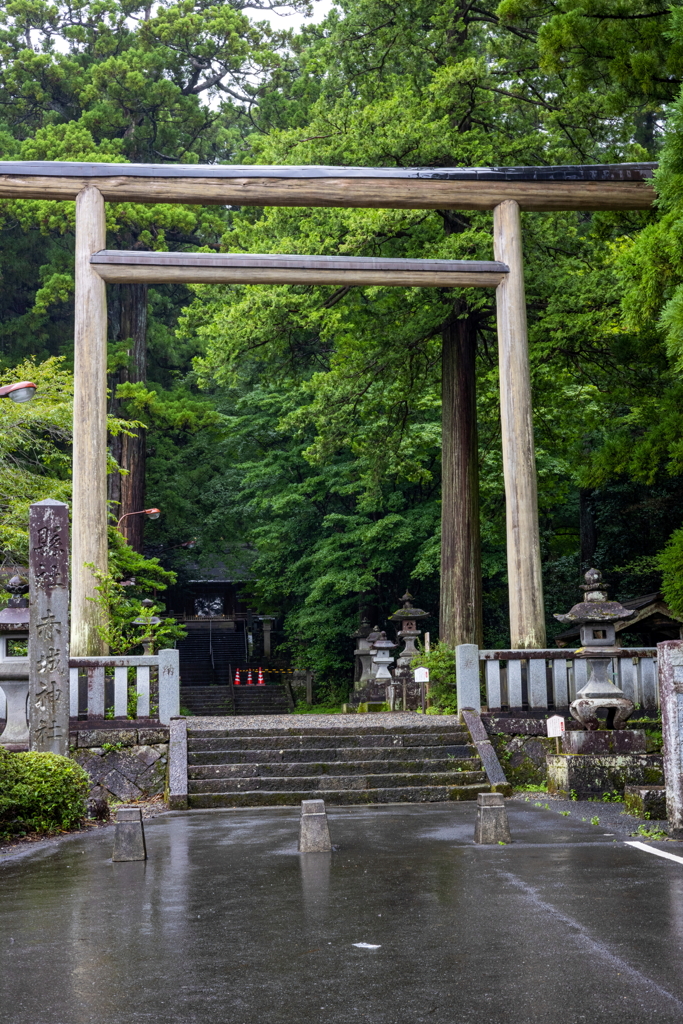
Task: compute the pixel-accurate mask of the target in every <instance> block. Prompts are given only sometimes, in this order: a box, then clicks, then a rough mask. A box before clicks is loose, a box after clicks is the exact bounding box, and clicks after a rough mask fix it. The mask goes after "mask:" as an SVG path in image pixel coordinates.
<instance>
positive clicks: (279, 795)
mask: <svg viewBox="0 0 683 1024" xmlns="http://www.w3.org/2000/svg"><path fill="white" fill-rule="evenodd" d="M490 790H491V787H490V786H489V785H488V783H476V784H475V785H471V786H406V787H404V788H395V789H393V788H388V789H384V788H382V789H318V790H315V794H316V796H317V797H318V798H319V799H321V800H324V801H325V803H326V804H328V805H329V806H335V807H343V806H344V805H348V804H406V803H432V802H437V801H444V800H476V799H477V794H478V793H488V792H490ZM310 796H311V791H310V790H297V791H296V792H284V791H282V790H275V791H274V790H245V791H244V792H241V793H190V794H189V796H188V806H189V807H197V808H200V807H205V808H206V807H292V806H298V805H299V804H300V803H301V801H302V800H309V799H310Z"/></svg>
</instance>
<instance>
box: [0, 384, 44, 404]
mask: <svg viewBox="0 0 683 1024" xmlns="http://www.w3.org/2000/svg"><path fill="white" fill-rule="evenodd" d="M35 393H36V385H35V384H33V383H31V381H30V380H22V381H19V382H18V383H17V384H5V386H4V387H3V388H0V398H11V399H12V401H13V402H30V401H31V399H32V398H33V396H34V395H35Z"/></svg>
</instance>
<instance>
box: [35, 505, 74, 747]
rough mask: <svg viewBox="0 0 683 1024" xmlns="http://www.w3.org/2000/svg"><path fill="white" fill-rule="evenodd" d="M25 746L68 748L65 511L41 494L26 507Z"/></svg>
mask: <svg viewBox="0 0 683 1024" xmlns="http://www.w3.org/2000/svg"><path fill="white" fill-rule="evenodd" d="M28 524H29V525H28V528H29V586H30V593H31V604H30V626H29V731H30V749H31V750H36V751H40V752H49V753H53V754H63V755H66V754H67V752H68V747H69V639H68V638H69V569H68V565H69V510H68V507H67V506H66V505H65V504H64V502H63V501H54V500H53V499H52V498H46V499H45V501H38V502H36V503H35V504H33V505H31V507H30V510H29V521H28Z"/></svg>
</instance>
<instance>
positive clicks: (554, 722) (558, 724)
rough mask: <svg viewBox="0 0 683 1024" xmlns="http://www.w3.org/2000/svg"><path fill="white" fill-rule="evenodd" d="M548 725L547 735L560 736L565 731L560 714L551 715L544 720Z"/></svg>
mask: <svg viewBox="0 0 683 1024" xmlns="http://www.w3.org/2000/svg"><path fill="white" fill-rule="evenodd" d="M546 725H547V727H548V736H561V735H562V733H563V732H564V731H565V729H564V718H562V716H561V715H553V716H552V718H549V719H548V721H547V722H546Z"/></svg>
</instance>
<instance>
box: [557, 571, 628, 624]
mask: <svg viewBox="0 0 683 1024" xmlns="http://www.w3.org/2000/svg"><path fill="white" fill-rule="evenodd" d="M584 579H585V581H586V582H585V584H583V585H582V586H581V588H580V589H581V590H583V591H584V595H585V600H583V601H580V602H579V604H575V605H574V607H573V608H570V610H569V611H568V612H566V613H565V614H563V615H560V614H559V613H556V614H555V615H554V618H556V619H557V621H558V622H566V623H568V624H569V625H575V624H579V625H580V624H581V623H584V622H603V623H604V622H620V621H622V620H624V619H632V618H633V617H634V615H635V614H636V613H635V611H634V610H633V609H632V608H624V606H623V604H622V603H621V602H620V601H610V600H608V597H607V591H608V590H609V587H608V585H607V584H606V583H605V582H604V581H603V578H602V573H601V572H600V570H599V569H589V570H588V572H587V573H585V575H584Z"/></svg>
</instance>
